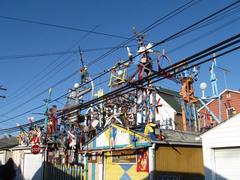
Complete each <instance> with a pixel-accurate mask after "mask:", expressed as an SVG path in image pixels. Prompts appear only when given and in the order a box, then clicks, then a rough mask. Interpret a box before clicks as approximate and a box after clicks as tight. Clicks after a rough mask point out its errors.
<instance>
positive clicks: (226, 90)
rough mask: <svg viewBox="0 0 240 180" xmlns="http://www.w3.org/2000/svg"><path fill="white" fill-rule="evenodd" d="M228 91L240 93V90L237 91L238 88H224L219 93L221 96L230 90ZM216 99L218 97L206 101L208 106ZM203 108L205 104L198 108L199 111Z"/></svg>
mask: <svg viewBox="0 0 240 180" xmlns="http://www.w3.org/2000/svg"><path fill="white" fill-rule="evenodd" d="M228 91H230V92H234V93H238V94H240V91H236V90H232V89H224V90H223V91H222V92H221V93H220V94H219V96H222V95H223V94H224V93H225V92H228ZM215 100H216V99H212V100H210V101H208V102H207V103H206V106H207V105H209V104H210V103H212V102H213V101H215ZM202 109H204V106H202V107H200V108H199V109H198V110H197V112H200V111H201V110H202Z"/></svg>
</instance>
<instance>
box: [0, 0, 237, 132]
mask: <svg viewBox="0 0 240 180" xmlns="http://www.w3.org/2000/svg"><path fill="white" fill-rule="evenodd" d="M186 2H188V1H185V0H171V1H163V0H148V1H146V0H145V1H144V0H132V1H127V0H121V1H110V0H102V1H98V0H89V1H77V0H72V1H67V0H62V1H59V0H58V1H57V0H51V1H49V0H41V1H30V0H25V1H18V0H5V1H4V0H2V1H1V2H0V15H3V16H10V17H18V18H22V19H29V20H35V21H41V22H45V23H52V24H59V25H64V26H71V27H77V28H82V29H89V30H91V29H93V28H95V27H96V26H97V28H96V30H95V31H100V32H104V33H109V34H117V35H121V36H125V37H130V36H132V31H131V29H132V27H133V26H135V27H136V28H137V30H142V29H143V28H144V27H146V26H148V25H149V24H151V23H152V22H154V21H155V20H157V19H158V18H159V17H161V16H164V15H165V14H167V13H168V12H170V11H171V10H173V9H175V8H177V7H178V6H180V5H183V4H184V3H186ZM231 2H234V1H229V0H228V1H227V0H221V1H218V0H212V1H208V0H202V1H200V2H199V3H198V4H196V5H195V6H193V7H192V8H190V9H188V10H186V11H184V12H183V13H181V14H180V15H178V16H176V17H174V18H173V19H171V20H169V21H167V22H166V23H164V24H161V25H160V26H158V27H157V28H155V29H153V30H152V31H150V32H148V33H147V36H146V38H147V40H149V41H153V42H157V41H159V40H161V39H163V38H164V37H166V36H169V35H171V34H173V33H175V32H177V31H178V30H180V29H182V28H183V27H185V26H188V25H190V24H192V23H193V22H195V21H197V20H199V19H201V18H203V17H205V16H207V15H209V14H210V13H212V12H213V11H216V10H218V9H220V8H222V7H224V6H226V5H227V4H230V3H231ZM237 17H239V13H238V14H234V15H232V16H229V17H226V18H224V19H222V20H221V21H218V22H216V23H215V24H213V25H211V26H207V27H205V28H202V29H199V30H197V31H195V32H193V33H190V34H188V35H186V36H184V37H182V38H178V39H176V40H174V41H171V42H169V43H166V44H163V45H161V46H159V47H157V48H156V49H158V50H161V49H163V48H164V49H166V50H167V51H170V52H171V50H172V49H174V48H175V47H178V46H179V45H181V44H184V43H185V42H188V41H190V40H192V39H194V38H196V37H198V36H200V35H202V34H204V33H207V32H208V31H211V30H213V29H215V28H217V27H221V25H223V24H224V23H227V22H229V21H231V20H234V19H236V18H237ZM0 25H1V28H0V37H1V38H0V39H1V41H0V56H8V55H18V54H37V53H45V52H58V51H65V50H69V49H71V50H77V47H78V46H81V48H82V49H88V48H99V47H109V46H110V47H111V46H115V45H118V44H120V43H121V42H123V41H124V40H123V39H118V38H112V37H106V36H99V35H95V34H91V35H89V36H88V37H87V38H85V39H84V40H81V41H80V42H79V43H77V44H78V45H77V46H74V47H73V45H74V44H76V42H77V41H79V40H80V39H81V38H82V37H83V36H84V35H85V34H86V33H83V32H77V31H71V30H65V29H59V28H54V27H47V26H41V25H36V24H28V23H23V22H16V21H10V20H6V19H0ZM239 28H240V23H239V21H237V22H235V23H233V24H231V25H229V26H226V27H224V28H222V29H219V30H218V31H216V32H214V33H212V34H210V35H209V36H206V37H202V38H201V39H200V40H198V41H194V42H193V43H191V44H189V45H187V46H184V47H182V48H180V49H178V50H176V51H174V52H171V53H170V54H169V56H170V57H171V59H172V60H173V62H177V61H178V60H180V59H182V58H184V57H187V56H189V55H191V54H193V53H195V52H198V51H200V50H202V49H204V48H207V47H208V46H210V45H213V44H214V43H216V42H219V41H221V40H224V39H226V38H228V37H231V36H232V35H235V34H237V33H239ZM130 44H131V45H133V44H136V41H133V42H131V43H130ZM133 51H135V48H133ZM104 52H106V50H105V51H97V52H91V53H85V54H84V60H85V62H86V63H88V62H90V61H92V60H94V59H96V58H97V57H99V56H100V55H102V54H103V53H104ZM57 58H58V59H57ZM126 58H127V53H126V50H125V49H121V50H119V51H117V52H116V53H113V54H112V55H110V56H108V57H107V58H105V59H103V60H101V61H100V62H98V63H96V64H94V65H93V66H91V67H89V72H90V74H91V75H92V76H94V75H97V74H98V73H100V72H102V71H103V69H107V68H109V67H111V66H112V65H113V64H114V63H115V62H116V61H117V60H118V59H126ZM238 59H239V51H238V52H234V53H232V54H230V55H227V56H224V57H222V58H219V60H218V65H219V66H221V67H225V68H227V69H228V70H230V71H231V72H230V73H228V75H227V82H228V88H232V89H239V88H240V87H239V78H238V68H239V67H240V66H239V65H240V62H239V61H238ZM61 61H63V62H64V63H63V64H62V65H61V66H59V69H61V71H60V70H59V69H58V68H55V66H56V65H57V64H58V63H59V62H61ZM49 63H51V64H52V65H51V66H49ZM209 66H210V64H209V63H208V64H205V65H203V66H201V70H200V79H199V81H198V82H197V83H196V84H195V89H196V94H198V95H200V90H199V88H198V87H199V84H200V82H202V81H205V82H207V83H208V85H209V88H208V92H207V93H208V95H210V92H211V89H210V84H209V71H208V67H209ZM79 68H80V62H79V57H78V54H75V55H72V56H71V57H69V55H64V56H61V57H59V55H56V56H46V57H34V58H24V59H6V60H1V59H0V77H1V78H0V84H2V85H4V87H6V88H7V89H8V91H7V92H3V94H5V95H6V96H7V98H6V99H5V100H1V101H0V114H5V113H6V112H7V111H9V110H10V109H12V108H13V107H17V106H18V105H19V104H21V103H22V102H25V101H26V100H28V99H29V98H31V97H33V96H34V95H36V94H38V93H39V92H41V91H43V90H45V89H47V88H49V87H51V85H53V84H54V83H55V82H57V81H59V80H61V79H63V78H64V77H66V76H68V75H69V74H71V73H72V72H74V71H76V70H77V69H79ZM52 69H53V70H52ZM50 70H51V72H49V71H50ZM39 72H42V74H41V76H39V79H37V80H34V81H31V82H32V85H31V84H30V86H31V87H28V88H27V89H26V90H24V89H23V84H25V83H26V82H28V81H29V80H31V79H32V78H33V77H34V76H35V75H36V74H38V73H39ZM56 72H57V73H56ZM217 75H218V78H219V83H218V84H219V89H220V90H223V89H224V80H223V74H222V72H221V71H220V70H218V71H217ZM107 78H109V77H103V78H101V79H100V80H98V81H97V82H96V83H99V82H104V81H105V80H106V79H107ZM79 80H80V74H77V75H75V76H73V77H72V78H71V79H69V80H68V81H66V82H64V83H63V84H60V85H59V86H57V87H56V88H54V89H53V99H54V98H55V97H58V96H60V95H62V94H64V93H65V92H66V91H67V89H68V88H71V87H72V86H73V84H74V83H75V82H77V81H79ZM38 83H41V84H40V85H38ZM160 85H162V86H163V87H168V88H171V89H174V90H179V88H180V87H179V85H176V84H174V83H172V82H169V81H163V82H161V83H160ZM37 86H38V87H37ZM106 86H107V84H106V83H105V87H106ZM25 87H26V86H25ZM105 89H106V88H105ZM23 90H24V91H23ZM21 91H23V93H20V92H21ZM19 93H20V94H19ZM46 96H47V91H46V93H45V94H43V95H41V96H40V97H38V98H36V99H34V100H33V101H31V102H30V103H27V104H26V105H24V106H21V107H19V108H18V109H16V110H14V111H11V112H10V113H8V114H6V116H5V117H4V116H1V117H0V121H2V120H4V119H6V118H7V117H12V116H15V115H17V114H19V113H21V112H24V111H27V110H29V109H31V108H33V107H36V106H38V105H40V104H43V99H45V98H46ZM64 101H65V100H64V99H63V100H61V102H63V103H64ZM55 104H57V105H58V106H59V107H61V106H62V105H61V104H59V103H55ZM34 112H44V109H39V110H36V111H34ZM29 116H32V114H31V113H29V114H26V115H24V116H22V117H20V118H17V119H14V120H11V121H9V122H7V123H2V124H0V128H6V127H11V126H15V124H16V122H18V123H26V122H27V117H29ZM39 118H42V116H40V115H35V119H39Z"/></svg>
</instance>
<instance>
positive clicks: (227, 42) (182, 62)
mask: <svg viewBox="0 0 240 180" xmlns="http://www.w3.org/2000/svg"><path fill="white" fill-rule="evenodd" d="M239 38H240V34H238V35H236V36H233V37H231V38H229V39H227V40H224V41H222V42H220V43H218V44H216V45H213V46H211V47H209V48H207V49H205V50H202V51H200V52H199V53H196V54H194V55H192V56H190V57H188V58H185V59H183V60H180V61H178V62H177V63H175V64H173V65H171V66H168V67H166V68H164V69H163V72H164V74H165V75H166V74H168V73H169V72H174V74H176V73H180V72H182V71H184V70H186V69H189V68H192V67H194V66H199V65H201V64H203V63H206V62H208V61H210V60H212V59H213V57H211V58H208V59H207V60H203V61H201V62H199V63H196V64H194V65H191V66H188V67H186V68H182V69H181V70H178V72H176V69H179V68H181V67H185V66H186V65H187V64H190V63H194V62H196V61H198V60H201V59H202V58H204V57H207V56H209V55H211V54H212V53H213V52H218V51H221V50H224V49H226V48H229V47H231V46H233V45H235V44H237V43H239V42H240V40H239ZM239 48H240V46H238V47H235V48H233V49H230V50H228V51H226V52H223V53H221V54H218V55H217V56H216V57H215V58H217V57H221V56H223V55H226V54H228V53H231V52H233V51H235V50H237V49H239ZM193 58H194V59H193ZM159 74H160V72H156V73H154V74H152V75H150V76H147V77H145V78H143V79H142V80H138V81H135V82H133V83H131V84H127V85H126V86H124V87H121V88H119V89H117V90H114V91H112V92H109V93H107V94H105V95H103V96H101V97H99V98H95V99H93V100H90V101H88V102H86V103H83V104H81V105H79V106H75V107H73V108H71V109H70V111H72V110H76V109H81V110H82V109H83V108H86V107H89V106H92V105H95V104H96V103H102V102H103V100H109V99H111V98H115V97H116V95H119V94H120V93H122V92H123V93H129V92H131V91H133V90H135V89H134V88H135V87H137V86H138V85H139V84H143V83H145V82H147V81H149V80H153V79H155V78H157V77H159ZM165 78H167V77H166V76H164V77H161V78H159V79H157V80H156V81H154V82H153V83H155V82H157V81H160V80H162V79H165ZM145 85H146V84H145ZM142 86H143V85H142ZM129 89H130V90H129ZM121 95H122V94H121ZM59 98H61V97H59ZM59 98H57V99H59ZM53 101H56V100H53ZM51 102H52V101H51ZM43 106H44V105H43ZM34 110H35V108H34ZM30 112H31V111H30ZM11 119H12V118H9V119H6V120H3V121H0V123H2V122H6V121H9V120H11Z"/></svg>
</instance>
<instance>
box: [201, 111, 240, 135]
mask: <svg viewBox="0 0 240 180" xmlns="http://www.w3.org/2000/svg"><path fill="white" fill-rule="evenodd" d="M239 119H240V113H239V114H236V115H235V116H233V117H231V118H230V119H228V120H227V121H223V122H222V123H221V124H219V125H217V126H215V127H213V128H212V129H210V130H208V131H207V132H204V133H203V134H201V137H203V136H205V135H207V134H209V133H210V132H212V131H214V130H216V129H220V128H222V127H223V126H225V125H227V124H231V123H233V122H234V121H239ZM237 127H238V126H237Z"/></svg>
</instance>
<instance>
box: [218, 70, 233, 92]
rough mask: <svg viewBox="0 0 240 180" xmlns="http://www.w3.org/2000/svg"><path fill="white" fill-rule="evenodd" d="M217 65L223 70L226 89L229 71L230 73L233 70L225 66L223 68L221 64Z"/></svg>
mask: <svg viewBox="0 0 240 180" xmlns="http://www.w3.org/2000/svg"><path fill="white" fill-rule="evenodd" d="M216 67H217V68H218V69H220V70H221V71H222V72H223V78H224V84H225V89H227V73H230V72H231V71H229V70H228V69H225V68H223V67H220V66H216Z"/></svg>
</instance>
